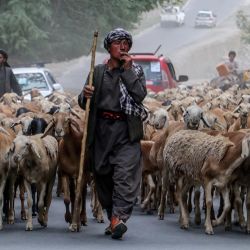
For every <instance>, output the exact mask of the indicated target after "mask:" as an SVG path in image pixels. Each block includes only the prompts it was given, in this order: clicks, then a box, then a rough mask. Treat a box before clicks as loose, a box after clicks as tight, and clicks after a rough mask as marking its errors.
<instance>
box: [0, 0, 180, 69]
mask: <svg viewBox="0 0 250 250" xmlns="http://www.w3.org/2000/svg"><path fill="white" fill-rule="evenodd" d="M164 2H168V3H170V4H171V3H176V2H182V1H181V0H168V1H164V0H140V1H137V0H109V1H106V0H39V1H34V0H0V44H1V47H3V48H5V49H6V50H7V51H8V52H10V53H11V58H14V59H15V62H19V63H21V64H25V63H24V62H27V63H29V62H35V61H36V62H37V61H45V62H48V61H51V60H65V59H71V58H75V57H78V56H79V55H82V54H87V53H88V52H89V50H90V46H91V42H92V35H93V32H94V31H95V30H98V31H99V34H100V38H99V41H102V40H103V36H104V35H105V34H106V33H107V32H108V31H110V30H111V29H113V28H115V27H123V28H125V29H129V30H131V29H132V28H133V27H134V26H135V25H136V24H137V23H138V21H139V20H140V15H141V13H143V12H146V11H149V10H151V9H153V8H155V7H157V6H158V5H159V4H163V3H164ZM99 48H101V46H99Z"/></svg>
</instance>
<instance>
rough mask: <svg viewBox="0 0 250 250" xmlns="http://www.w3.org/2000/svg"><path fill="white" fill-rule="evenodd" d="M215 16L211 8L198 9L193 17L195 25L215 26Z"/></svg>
mask: <svg viewBox="0 0 250 250" xmlns="http://www.w3.org/2000/svg"><path fill="white" fill-rule="evenodd" d="M216 22H217V17H216V15H215V14H214V13H213V11H211V10H200V11H198V13H197V16H196V18H195V24H194V25H195V27H210V28H212V27H215V26H216Z"/></svg>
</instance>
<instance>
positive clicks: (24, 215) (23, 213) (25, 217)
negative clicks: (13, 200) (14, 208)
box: [21, 212, 27, 220]
mask: <svg viewBox="0 0 250 250" xmlns="http://www.w3.org/2000/svg"><path fill="white" fill-rule="evenodd" d="M21 220H27V216H26V213H25V212H21Z"/></svg>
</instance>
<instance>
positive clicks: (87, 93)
mask: <svg viewBox="0 0 250 250" xmlns="http://www.w3.org/2000/svg"><path fill="white" fill-rule="evenodd" d="M94 90H95V88H94V87H93V86H92V87H90V86H88V85H86V86H85V87H84V89H83V95H84V97H85V98H91V97H92V96H93V93H94Z"/></svg>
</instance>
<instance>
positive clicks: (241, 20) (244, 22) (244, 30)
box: [236, 11, 250, 43]
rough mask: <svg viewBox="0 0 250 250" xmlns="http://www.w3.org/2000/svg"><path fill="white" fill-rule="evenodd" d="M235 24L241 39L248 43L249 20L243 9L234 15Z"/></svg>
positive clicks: (249, 41)
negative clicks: (239, 31)
mask: <svg viewBox="0 0 250 250" xmlns="http://www.w3.org/2000/svg"><path fill="white" fill-rule="evenodd" d="M236 24H237V26H238V28H239V29H240V30H241V39H242V41H243V42H245V43H250V20H249V17H248V16H247V15H246V13H244V12H243V11H238V13H237V15H236Z"/></svg>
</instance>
